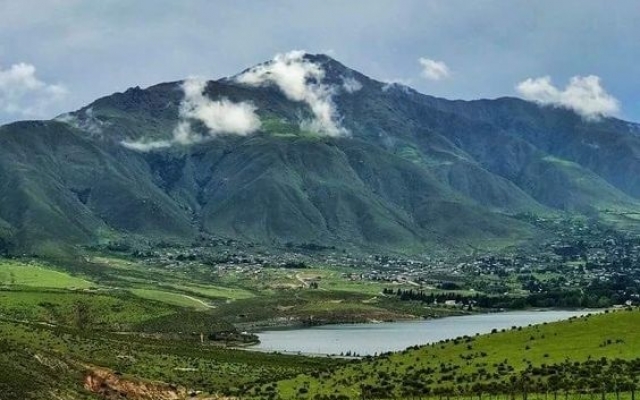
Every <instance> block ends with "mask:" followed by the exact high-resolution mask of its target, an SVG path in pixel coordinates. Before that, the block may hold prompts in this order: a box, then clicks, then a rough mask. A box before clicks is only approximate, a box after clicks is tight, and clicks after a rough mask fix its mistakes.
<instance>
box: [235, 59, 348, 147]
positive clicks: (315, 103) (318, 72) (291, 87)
mask: <svg viewBox="0 0 640 400" xmlns="http://www.w3.org/2000/svg"><path fill="white" fill-rule="evenodd" d="M304 55H305V52H303V51H291V52H289V53H284V54H278V55H276V56H275V58H274V59H273V60H271V61H269V62H267V63H264V64H261V65H258V66H257V67H254V68H252V69H250V70H248V71H246V72H244V73H242V74H241V75H238V76H236V77H235V80H236V81H237V82H239V83H242V84H245V85H250V86H264V85H269V84H275V85H276V86H277V87H278V88H279V89H280V90H281V91H282V93H284V95H285V96H286V97H287V98H288V99H290V100H293V101H300V102H304V103H306V104H307V105H309V107H310V108H311V111H312V113H313V116H314V118H313V119H312V120H311V121H303V122H302V123H301V127H302V128H303V129H309V130H312V131H314V132H317V133H321V134H325V135H327V136H342V135H346V134H348V132H347V130H346V129H345V128H343V127H342V126H341V124H340V121H339V118H338V117H337V111H336V108H335V104H334V103H333V100H332V96H333V94H334V91H333V88H331V87H330V86H328V85H325V84H323V83H322V79H323V78H324V73H325V72H324V70H323V69H322V68H321V67H320V66H319V65H317V64H315V63H312V62H310V61H308V60H306V59H305V58H304Z"/></svg>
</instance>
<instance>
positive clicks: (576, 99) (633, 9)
mask: <svg viewBox="0 0 640 400" xmlns="http://www.w3.org/2000/svg"><path fill="white" fill-rule="evenodd" d="M638 21H640V2H638V1H637V0H616V1H610V0H608V1H599V0H598V1H596V0H564V1H558V0H537V1H529V0H501V1H496V0H474V1H468V0H441V1H431V0H415V1H414V0H388V1H387V0H350V1H348V2H347V1H343V0H318V1H315V0H306V1H305V0H288V1H284V0H269V1H258V0H230V1H225V0H137V1H129V0H100V1H89V0H86V1H82V0H0V124H3V123H7V122H11V121H15V120H22V119H41V118H52V117H54V116H56V115H58V114H61V113H63V112H66V111H71V110H75V109H78V108H80V107H82V106H83V105H86V104H88V103H90V102H91V101H93V100H95V99H96V98H99V97H101V96H105V95H108V94H111V93H114V92H119V91H124V90H126V89H127V88H129V87H133V86H141V87H146V86H150V85H154V84H157V83H161V82H167V81H175V80H181V79H184V78H187V77H191V76H198V77H202V78H207V79H218V78H221V77H224V76H230V75H235V74H237V73H238V72H240V71H242V70H244V69H245V68H247V67H250V66H253V65H255V64H258V63H261V62H263V61H266V60H270V59H272V58H273V57H274V55H276V54H283V53H287V52H290V51H292V50H305V51H307V52H310V53H327V54H329V55H330V56H332V57H333V58H335V59H337V60H338V61H340V62H342V63H343V64H345V65H347V66H349V67H351V68H353V69H356V70H358V71H360V72H362V73H364V74H365V75H368V76H370V77H372V78H375V79H378V80H382V81H390V82H391V81H397V82H401V83H404V84H406V85H409V86H411V87H413V88H415V89H416V90H418V91H420V92H422V93H426V94H430V95H434V96H439V97H445V98H449V99H479V98H496V97H501V96H518V97H523V98H525V99H527V100H531V101H536V102H539V103H543V104H553V105H558V106H563V107H568V108H572V109H574V110H576V111H577V112H579V113H581V114H582V115H584V116H585V117H587V118H591V117H599V116H609V115H611V116H616V117H619V118H623V119H628V120H632V121H636V122H637V121H640V65H639V64H640V23H638Z"/></svg>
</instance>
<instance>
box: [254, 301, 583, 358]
mask: <svg viewBox="0 0 640 400" xmlns="http://www.w3.org/2000/svg"><path fill="white" fill-rule="evenodd" d="M589 312H590V311H588V310H582V311H565V310H554V311H514V312H503V313H493V314H477V315H469V316H461V317H447V318H440V319H432V320H421V321H409V322H384V323H379V324H340V325H325V326H316V327H309V328H300V329H286V330H273V331H264V332H259V333H258V336H259V337H260V342H261V343H260V344H259V345H256V346H254V347H252V349H256V350H260V351H281V352H300V353H304V354H340V353H347V352H348V351H350V352H352V353H353V352H355V353H357V354H359V355H374V354H375V353H384V352H387V351H397V350H403V349H406V348H407V347H410V346H414V345H421V344H428V343H433V342H437V341H440V340H444V339H453V338H456V337H458V336H464V335H469V336H472V335H475V334H476V333H489V332H491V330H492V329H498V330H500V329H503V328H511V327H512V326H527V325H529V324H541V323H543V322H553V321H560V320H563V319H568V318H570V317H572V316H578V315H585V314H588V313H589Z"/></svg>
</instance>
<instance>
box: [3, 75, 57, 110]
mask: <svg viewBox="0 0 640 400" xmlns="http://www.w3.org/2000/svg"><path fill="white" fill-rule="evenodd" d="M67 94H68V91H67V89H66V88H65V87H64V86H62V85H59V84H48V83H45V82H43V81H41V80H40V79H38V77H37V76H36V67H35V66H33V65H31V64H26V63H19V64H14V65H12V66H10V67H9V68H7V69H2V67H0V110H1V111H2V112H5V113H7V114H13V115H17V116H19V117H21V118H34V117H44V116H46V114H47V112H48V111H49V109H50V108H51V106H53V105H54V104H55V103H56V102H57V101H60V100H62V99H64V98H65V97H66V96H67Z"/></svg>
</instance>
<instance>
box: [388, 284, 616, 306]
mask: <svg viewBox="0 0 640 400" xmlns="http://www.w3.org/2000/svg"><path fill="white" fill-rule="evenodd" d="M383 293H384V294H386V295H389V296H391V295H393V296H397V297H399V298H400V300H405V301H408V300H412V301H420V302H422V303H425V304H435V303H438V304H443V303H445V302H446V301H451V300H453V301H455V302H456V303H457V304H460V305H463V306H466V307H480V308H505V309H523V308H528V307H535V308H552V307H561V308H578V307H586V308H602V307H610V306H612V305H613V304H616V303H617V302H622V301H623V300H624V299H623V298H618V297H617V296H614V295H613V294H612V293H606V292H605V293H598V292H592V291H584V292H583V291H580V290H560V289H558V290H553V291H550V292H544V293H532V294H530V295H528V296H524V297H515V296H504V295H501V296H487V295H483V294H474V295H466V294H460V293H428V292H424V291H421V290H413V289H409V290H403V289H397V290H395V291H394V290H393V289H384V291H383ZM607 294H609V295H610V296H608V295H607Z"/></svg>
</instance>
